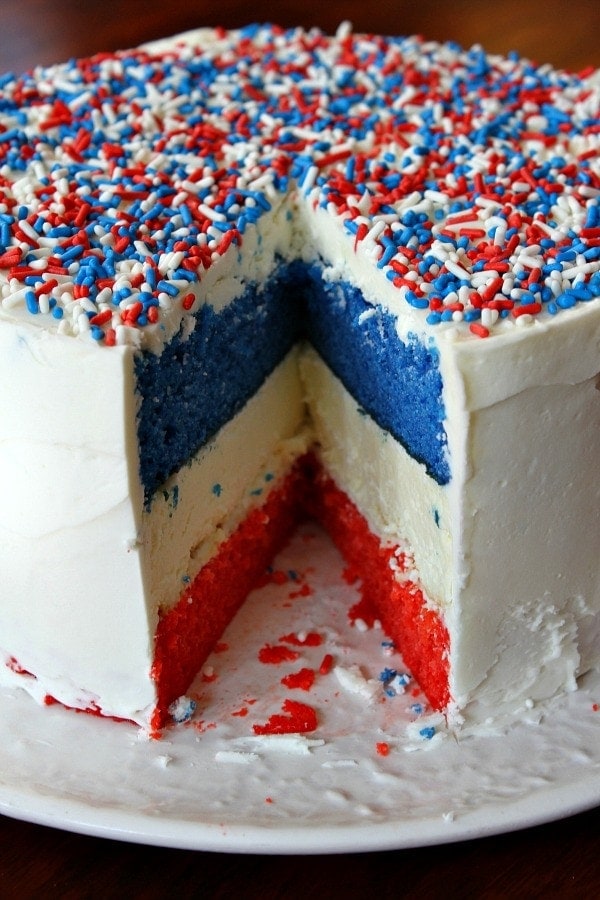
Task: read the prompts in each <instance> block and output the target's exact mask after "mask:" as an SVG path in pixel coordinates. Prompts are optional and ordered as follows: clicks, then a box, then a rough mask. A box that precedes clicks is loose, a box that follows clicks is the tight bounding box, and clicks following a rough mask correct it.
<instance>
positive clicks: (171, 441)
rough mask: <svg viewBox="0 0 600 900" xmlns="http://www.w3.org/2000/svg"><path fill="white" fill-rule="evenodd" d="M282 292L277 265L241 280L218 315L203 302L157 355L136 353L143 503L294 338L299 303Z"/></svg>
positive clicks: (285, 276) (283, 280) (282, 271)
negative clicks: (187, 327) (192, 321)
mask: <svg viewBox="0 0 600 900" xmlns="http://www.w3.org/2000/svg"><path fill="white" fill-rule="evenodd" d="M289 292H290V284H289V273H288V271H287V268H286V267H285V266H280V267H279V268H278V269H277V270H276V271H275V272H274V274H273V276H272V278H271V279H270V280H269V282H268V283H267V284H266V285H264V286H261V287H260V288H257V286H256V285H254V284H249V285H248V286H247V287H246V290H245V291H244V293H243V294H242V295H241V296H239V297H238V298H236V299H235V300H234V301H233V302H232V303H230V304H229V305H228V306H226V307H225V308H224V309H223V310H222V311H221V312H219V313H216V312H215V311H214V309H213V308H212V307H211V306H210V302H207V303H205V304H203V305H202V306H201V307H200V309H199V310H198V312H197V313H196V314H195V318H196V326H195V328H194V330H193V331H192V332H191V333H190V334H189V335H188V336H187V337H185V338H184V337H182V336H181V334H180V335H177V336H176V337H174V338H173V340H171V341H170V343H169V344H167V345H166V346H165V348H164V350H163V351H162V353H161V354H160V356H157V355H155V354H154V353H151V352H148V351H147V352H144V353H142V354H139V355H138V357H137V359H136V376H137V389H138V392H139V394H140V396H141V403H140V408H139V412H138V442H139V446H140V476H141V480H142V484H143V486H144V493H145V497H146V502H149V500H150V499H151V497H152V495H153V493H154V492H155V491H156V489H157V488H158V487H159V486H160V485H161V484H162V483H163V482H164V481H165V479H166V478H168V476H169V475H171V474H173V472H176V471H177V470H178V469H179V468H181V466H183V465H185V463H187V462H188V460H189V459H190V457H192V456H193V455H194V454H195V453H196V452H197V451H198V450H199V449H200V448H201V447H202V446H203V445H204V444H205V443H206V442H207V441H208V440H210V438H211V437H213V435H215V434H216V433H217V431H218V430H219V429H220V428H221V427H222V426H223V425H225V424H226V423H227V422H228V421H229V420H230V419H231V418H232V417H233V416H234V415H235V414H236V413H237V412H239V410H240V409H242V407H243V406H244V405H245V403H246V402H247V401H248V400H249V399H250V397H252V396H253V395H254V394H255V393H256V391H257V390H258V389H259V387H260V386H261V384H263V382H264V381H265V379H266V378H267V376H268V375H269V374H270V373H271V372H272V371H273V369H275V367H276V366H277V365H278V363H280V362H281V360H282V359H283V358H284V357H285V355H286V354H287V353H288V352H289V350H290V349H291V347H292V346H293V345H294V344H295V343H296V342H297V341H298V339H299V337H300V322H301V315H300V312H301V310H300V304H299V303H297V302H294V300H293V297H292V298H290V296H289ZM209 301H210V298H209ZM268 427H269V423H268V422H265V428H268Z"/></svg>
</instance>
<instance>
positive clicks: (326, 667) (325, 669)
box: [319, 653, 333, 675]
mask: <svg viewBox="0 0 600 900" xmlns="http://www.w3.org/2000/svg"><path fill="white" fill-rule="evenodd" d="M332 668H333V656H332V655H331V653H326V654H325V656H324V657H323V660H322V662H321V665H320V666H319V675H327V674H328V673H329V672H331V670H332Z"/></svg>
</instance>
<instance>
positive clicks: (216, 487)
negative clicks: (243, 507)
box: [212, 482, 223, 497]
mask: <svg viewBox="0 0 600 900" xmlns="http://www.w3.org/2000/svg"><path fill="white" fill-rule="evenodd" d="M212 492H213V494H214V495H215V497H220V496H221V494H222V492H223V488H222V486H221V485H220V484H219V483H218V482H217V483H216V484H213V486H212Z"/></svg>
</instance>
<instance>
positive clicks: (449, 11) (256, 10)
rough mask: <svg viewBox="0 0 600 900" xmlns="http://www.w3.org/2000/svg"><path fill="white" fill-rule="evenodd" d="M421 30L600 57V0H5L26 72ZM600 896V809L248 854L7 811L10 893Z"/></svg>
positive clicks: (3, 55)
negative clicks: (164, 46)
mask: <svg viewBox="0 0 600 900" xmlns="http://www.w3.org/2000/svg"><path fill="white" fill-rule="evenodd" d="M343 19H349V20H350V21H352V22H353V23H354V26H355V28H356V29H357V30H367V31H376V32H384V33H396V34H405V33H416V32H418V33H421V34H424V35H425V36H427V37H432V38H436V39H453V40H458V41H460V42H461V43H463V44H467V45H469V44H472V43H480V44H482V45H483V46H485V47H486V48H487V49H489V50H491V51H493V52H507V51H509V50H511V49H516V50H518V51H519V52H520V53H522V54H524V55H526V56H528V57H530V58H533V59H535V60H537V61H538V62H551V63H553V64H555V65H557V66H561V67H565V68H568V69H574V70H578V69H581V68H585V67H587V66H588V65H595V66H600V39H599V38H600V27H599V26H600V5H599V4H598V3H597V0H533V2H529V0H520V2H519V0H498V2H495V3H484V2H481V0H479V2H477V0H454V2H452V3H444V4H442V3H439V2H435V0H432V2H427V0H423V2H415V0H404V2H401V0H393V2H389V0H388V2H386V0H379V2H371V3H364V2H363V3H358V2H355V0H329V2H324V0H321V2H319V3H317V2H315V0H304V2H300V0H296V2H289V3H282V2H280V3H278V4H275V3H268V2H261V0H255V2H254V3H252V4H247V3H241V2H236V0H220V2H218V3H209V2H207V0H2V2H1V3H0V71H5V70H9V69H12V70H16V71H21V70H25V69H27V68H30V67H32V66H34V65H35V64H36V63H50V62H54V61H60V60H62V59H66V58H68V57H71V56H82V55H86V54H89V53H92V52H94V51H97V50H111V49H116V48H119V47H127V46H132V45H134V44H136V43H139V42H141V41H145V40H149V39H152V38H156V37H160V36H163V35H167V34H171V33H174V32H177V31H181V30H184V29H187V28H192V27H197V26H200V25H217V24H222V25H225V26H228V27H230V26H238V25H242V24H244V23H247V22H248V21H250V20H253V21H257V20H262V21H265V20H276V21H278V22H279V23H281V24H282V25H294V24H301V25H319V26H321V27H323V28H324V29H326V30H329V31H331V30H333V29H335V27H336V25H337V23H338V22H340V21H341V20H343ZM167 896H174V897H223V898H229V897H239V898H255V897H256V898H258V897H261V898H272V897H281V898H296V897H298V898H300V897H302V898H313V897H314V898H321V900H323V898H336V897H365V898H366V897H385V898H387V897H390V898H392V897H394V898H396V897H419V898H428V897H447V898H454V897H456V898H459V897H460V898H463V897H464V898H467V897H490V898H494V897H581V898H594V897H598V896H600V809H594V810H591V811H589V812H586V813H582V814H580V815H577V816H574V817H571V818H569V819H566V820H564V821H559V822H554V823H550V824H547V825H543V826H539V827H537V828H532V829H529V830H526V831H522V832H517V833H513V834H507V835H500V836H497V837H492V838H485V839H481V840H476V841H470V842H464V843H459V844H453V845H445V846H441V847H437V848H422V849H417V850H400V851H395V852H385V853H364V854H348V855H345V856H337V855H332V856H314V857H309V858H306V857H293V856H292V857H289V856H274V857H269V856H246V855H227V854H224V855H221V854H214V853H202V852H191V851H183V850H171V849H163V848H155V847H145V846H138V845H133V844H127V843H119V842H117V841H110V840H102V839H98V838H92V837H86V836H82V835H77V834H70V833H68V832H62V831H57V830H53V829H50V828H44V827H41V826H36V825H32V824H29V823H26V822H20V821H16V820H13V819H10V818H3V817H0V900H4V898H17V897H18V898H29V897H32V898H34V897H35V898H37V897H50V898H53V897H60V898H74V900H75V898H76V900H79V898H88V897H89V898H96V897H102V898H104V897H142V898H154V897H156V898H159V897H167Z"/></svg>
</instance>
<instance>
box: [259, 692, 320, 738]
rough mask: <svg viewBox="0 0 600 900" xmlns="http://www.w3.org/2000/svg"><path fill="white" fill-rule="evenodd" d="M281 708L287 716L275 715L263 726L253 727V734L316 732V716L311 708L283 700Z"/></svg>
mask: <svg viewBox="0 0 600 900" xmlns="http://www.w3.org/2000/svg"><path fill="white" fill-rule="evenodd" d="M281 708H282V710H283V712H284V713H287V715H282V714H281V713H275V714H274V715H272V716H271V717H270V718H269V720H268V721H267V722H266V723H265V724H264V725H253V726H252V730H253V731H254V734H258V735H261V734H306V733H307V732H310V731H315V730H316V728H317V714H316V712H315V711H314V709H313V708H312V706H307V705H306V703H299V702H298V701H297V700H284V701H283V705H282V707H281Z"/></svg>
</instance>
